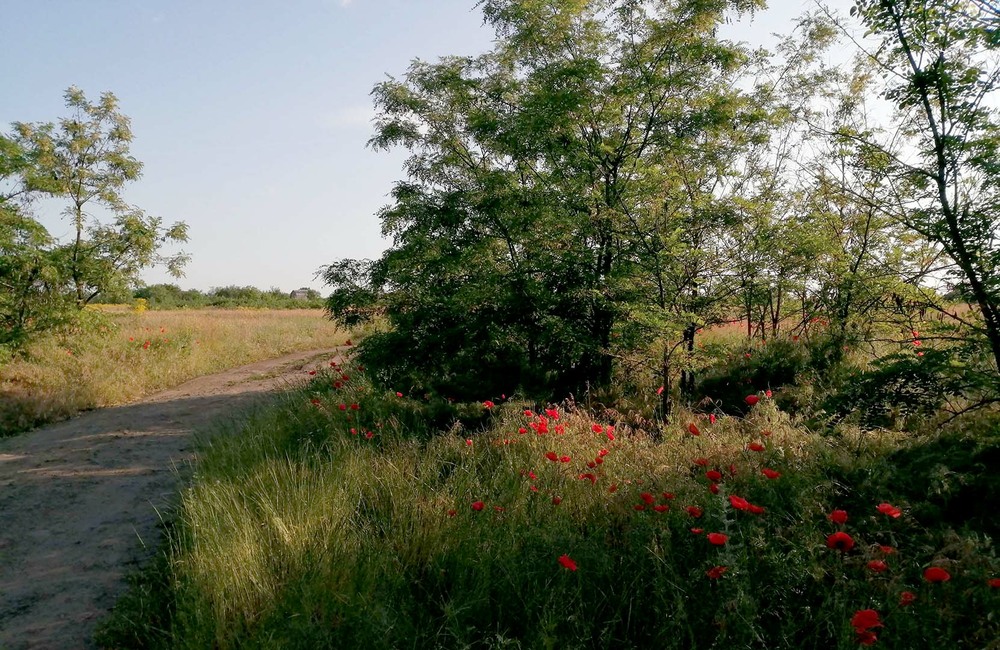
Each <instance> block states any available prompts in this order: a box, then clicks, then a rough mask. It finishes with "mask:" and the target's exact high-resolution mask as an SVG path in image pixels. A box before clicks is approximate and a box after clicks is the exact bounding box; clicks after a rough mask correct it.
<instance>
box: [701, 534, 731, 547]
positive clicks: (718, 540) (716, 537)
mask: <svg viewBox="0 0 1000 650" xmlns="http://www.w3.org/2000/svg"><path fill="white" fill-rule="evenodd" d="M706 537H707V539H708V543H709V544H711V545H712V546H722V545H723V544H725V543H726V541H728V540H729V535H724V534H722V533H709V534H708V535H707V536H706Z"/></svg>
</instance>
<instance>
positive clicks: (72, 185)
mask: <svg viewBox="0 0 1000 650" xmlns="http://www.w3.org/2000/svg"><path fill="white" fill-rule="evenodd" d="M65 99H66V107H67V108H68V109H70V110H71V111H72V115H71V116H70V117H67V118H63V119H61V120H60V121H59V125H58V126H56V125H54V124H52V123H23V122H19V123H15V124H14V130H15V138H16V142H17V144H18V145H19V146H20V147H21V148H22V149H23V150H24V151H26V152H27V153H28V156H29V159H30V161H31V164H30V165H28V166H27V167H25V168H24V169H23V170H22V173H23V174H24V187H25V189H26V190H27V191H29V192H33V193H40V194H43V195H48V196H51V197H55V198H59V199H64V200H66V201H67V202H68V205H67V207H66V211H65V214H66V216H67V217H69V219H70V221H71V223H72V225H73V229H74V237H73V240H72V241H70V242H67V243H60V244H59V245H58V246H56V247H55V248H54V250H53V254H54V261H55V263H56V264H57V265H58V266H59V267H60V268H61V270H62V272H63V273H64V274H65V276H66V281H67V283H68V284H69V286H70V290H71V291H72V292H73V294H74V296H75V300H76V304H77V306H78V307H82V306H84V305H86V304H87V303H89V302H91V301H92V300H93V299H94V298H96V297H97V296H98V295H99V294H100V293H101V292H102V291H120V290H122V289H123V288H125V287H126V286H127V285H129V284H136V283H137V282H138V275H139V272H140V271H141V270H142V269H144V268H146V267H148V266H151V265H153V264H159V263H162V264H165V265H166V266H167V269H168V270H169V271H170V273H171V274H173V275H175V276H180V275H181V269H182V267H183V265H184V263H185V262H186V261H187V257H186V256H185V255H183V254H175V255H172V256H161V255H160V254H159V251H160V248H161V247H162V246H163V245H164V244H167V243H169V242H183V241H186V240H187V226H186V225H185V224H184V223H182V222H177V223H175V224H173V225H171V226H169V227H167V226H164V225H163V222H162V220H161V219H160V218H158V217H151V216H149V215H147V214H146V213H145V212H143V211H142V210H141V209H140V208H137V207H135V206H132V205H128V204H127V203H126V202H125V200H124V198H123V196H122V190H123V189H124V187H125V186H126V184H128V183H130V182H132V181H135V180H137V179H138V178H139V175H140V172H141V170H142V163H140V162H139V161H138V160H136V159H135V158H134V157H133V156H132V155H131V154H130V152H129V145H130V144H131V142H132V130H131V126H130V121H129V118H128V117H126V116H125V115H123V114H122V113H121V112H120V111H119V110H118V100H117V98H116V97H115V96H114V95H113V94H112V93H109V92H108V93H104V94H103V95H101V99H100V101H99V102H97V103H91V102H89V101H87V98H86V97H85V96H84V93H83V91H82V90H80V89H79V88H76V87H71V88H69V89H68V90H67V91H66V93H65ZM91 208H100V209H103V210H105V211H107V212H108V213H109V214H110V216H111V219H110V221H109V222H105V221H102V220H101V219H100V218H99V217H98V216H97V215H96V214H95V213H93V212H91Z"/></svg>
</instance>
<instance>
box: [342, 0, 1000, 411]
mask: <svg viewBox="0 0 1000 650" xmlns="http://www.w3.org/2000/svg"><path fill="white" fill-rule="evenodd" d="M477 6H478V7H479V9H480V10H481V11H482V13H483V17H484V20H485V22H486V23H487V24H488V25H489V26H491V27H492V28H493V29H494V31H495V34H496V38H495V46H494V47H493V49H492V50H490V51H489V52H487V53H485V54H482V55H479V56H474V57H459V56H452V57H444V58H442V59H440V60H438V61H436V62H425V61H419V60H418V61H414V62H413V63H412V65H411V66H410V68H409V69H408V71H407V72H406V74H405V75H404V76H403V77H402V78H398V79H397V78H390V79H388V80H386V81H384V82H381V83H379V84H378V85H376V86H375V88H374V90H373V96H374V101H375V105H376V108H377V111H378V117H377V120H376V131H375V135H374V136H373V137H372V139H371V141H370V146H372V147H374V148H376V149H394V148H401V149H403V150H405V151H407V152H408V153H409V157H408V159H407V161H406V163H405V178H404V179H403V180H400V181H399V182H397V183H396V185H395V187H394V189H393V191H392V195H391V196H392V199H391V203H390V204H389V205H387V206H386V207H385V208H384V209H383V210H382V211H381V212H380V214H379V218H380V219H381V221H382V228H383V232H384V234H385V235H386V236H388V237H390V238H391V240H392V245H391V246H390V248H389V249H388V250H387V251H386V252H385V253H384V254H383V255H382V256H381V257H380V258H378V259H375V260H353V259H345V260H337V261H335V262H333V263H331V264H330V265H328V266H327V267H325V269H324V278H325V280H326V281H327V282H328V283H329V285H330V286H331V287H332V289H333V291H332V294H331V296H330V298H329V299H328V302H327V306H328V310H329V311H330V313H331V314H332V315H333V316H334V317H336V318H339V319H341V320H343V321H344V322H346V323H349V324H352V323H361V322H368V321H374V322H380V323H384V324H386V325H387V326H386V327H383V328H382V329H381V330H380V331H378V332H376V333H375V334H374V335H372V336H370V337H369V338H367V339H366V341H365V342H364V343H363V345H362V346H361V348H360V351H359V353H360V355H361V358H362V359H363V361H364V362H365V363H366V364H367V365H368V366H369V367H370V368H372V369H374V370H375V372H376V374H377V376H379V377H380V378H381V379H382V380H383V381H384V382H386V383H387V384H392V385H394V386H397V387H401V388H402V387H405V388H406V389H408V390H425V391H431V392H437V393H440V394H447V395H453V396H456V397H459V396H464V397H470V398H481V397H482V396H483V395H500V394H503V393H506V394H509V393H511V392H513V391H515V390H518V389H521V390H525V391H528V392H529V393H534V394H538V395H545V396H548V397H550V398H556V399H558V398H560V397H562V396H565V395H567V394H571V393H572V394H577V395H579V394H581V393H584V392H587V391H593V390H595V389H602V388H607V387H609V386H613V385H617V386H621V385H629V382H633V381H639V379H640V378H641V379H642V380H643V381H645V382H646V383H648V381H649V378H650V377H652V378H653V381H654V383H655V384H660V385H662V386H663V387H664V390H662V391H661V395H662V404H661V408H662V411H663V412H664V413H666V412H669V408H670V405H671V399H672V398H673V397H676V395H677V394H678V391H679V392H680V394H681V395H683V394H684V393H685V392H688V393H689V392H690V391H691V390H692V389H693V382H694V377H695V372H696V370H698V368H699V363H700V362H699V356H698V355H697V354H696V353H695V352H696V346H695V338H696V336H697V334H698V332H700V331H702V330H703V329H704V328H706V327H710V326H712V325H715V324H719V323H722V322H727V321H734V320H740V322H741V323H743V325H745V327H746V337H747V344H748V350H749V346H750V344H751V343H752V342H753V341H762V340H769V339H776V338H781V337H788V338H791V337H795V338H797V337H799V336H800V335H804V334H806V333H808V332H809V331H810V328H812V327H813V326H814V325H815V324H816V323H822V324H823V326H824V332H825V333H824V337H825V344H824V346H825V347H824V349H825V350H826V351H827V352H826V354H828V356H829V357H830V358H829V359H828V362H829V364H830V365H832V364H835V363H836V362H837V361H838V357H839V356H841V355H842V354H843V352H842V351H843V350H844V349H845V348H849V347H850V346H852V345H858V344H860V343H869V344H871V343H873V342H876V341H878V340H886V339H892V338H895V339H897V340H898V341H899V342H901V343H909V342H910V341H912V340H913V339H916V338H917V334H915V332H918V331H919V329H920V328H919V323H920V318H921V316H922V315H923V316H926V314H927V313H928V312H930V313H940V314H943V315H946V316H945V318H946V322H947V323H948V327H944V328H941V329H940V331H939V338H940V339H941V348H942V350H943V349H945V348H947V349H948V350H949V352H948V354H949V355H960V356H961V358H962V363H963V364H965V363H969V364H972V365H973V366H974V367H975V368H977V369H978V371H981V373H982V376H983V377H987V378H991V379H989V381H990V382H994V383H995V378H996V375H997V368H998V365H1000V311H998V309H1000V299H998V296H1000V294H998V289H1000V285H998V282H1000V264H998V263H1000V252H998V246H997V240H996V232H997V230H996V226H997V219H998V218H1000V212H998V208H1000V201H998V195H997V182H998V178H1000V176H998V174H997V173H996V172H997V169H996V165H997V156H996V153H997V151H996V148H997V143H998V142H1000V140H998V134H1000V131H998V128H997V117H996V114H995V110H994V108H993V104H992V103H991V102H992V101H993V100H994V95H993V92H994V90H995V89H996V83H997V75H998V74H1000V67H998V65H997V60H996V47H997V44H998V39H1000V36H998V33H997V25H998V15H997V10H996V9H995V8H994V7H993V6H992V5H991V4H989V3H987V2H963V3H954V2H945V1H943V0H935V1H932V2H926V1H919V2H918V1H916V0H860V1H858V2H856V3H855V5H854V6H853V7H852V9H851V12H850V16H849V17H837V16H835V15H833V14H832V12H830V11H829V10H825V9H821V10H818V11H816V12H813V13H811V14H807V15H805V16H803V17H802V18H801V19H800V21H799V23H798V26H797V29H796V30H795V32H794V33H793V34H792V35H790V36H788V37H787V38H785V39H784V40H783V41H782V42H781V43H780V44H779V45H778V46H777V47H776V48H775V51H774V52H766V51H762V50H752V49H750V48H748V47H746V46H745V45H742V44H740V43H737V42H733V41H730V40H726V39H723V38H721V37H720V35H719V28H720V26H721V25H722V24H723V23H725V22H726V21H728V20H731V19H740V18H744V19H745V18H747V17H748V16H750V15H752V14H753V12H754V11H757V10H759V9H761V8H763V6H764V3H763V2H762V1H760V0H669V1H658V2H637V1H635V0H582V1H581V0H548V1H546V2H535V1H527V0H482V1H481V2H479V3H478V5H477ZM857 29H860V30H862V31H864V32H865V35H864V36H863V37H857V36H853V34H854V33H855V31H857ZM831 48H838V49H840V50H843V49H844V48H851V49H852V51H853V52H854V53H855V56H854V58H853V60H852V61H851V62H850V63H849V64H844V65H839V66H832V65H830V64H828V63H827V62H826V59H827V58H828V57H827V56H826V53H827V52H829V51H830V49H831ZM965 304H968V305H971V307H972V309H971V310H968V311H966V310H964V308H956V305H965ZM949 328H950V329H949ZM918 342H919V341H918ZM872 349H874V347H873V348H872ZM942 363H943V362H942Z"/></svg>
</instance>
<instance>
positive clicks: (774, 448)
mask: <svg viewBox="0 0 1000 650" xmlns="http://www.w3.org/2000/svg"><path fill="white" fill-rule="evenodd" d="M746 396H747V397H751V399H749V400H745V404H744V412H743V413H742V414H741V415H740V416H734V415H726V414H723V413H721V412H720V413H714V412H713V413H701V414H694V413H691V412H687V411H684V412H681V413H679V414H676V416H675V419H674V421H673V424H671V426H670V427H669V428H668V429H667V431H666V433H665V434H664V436H663V437H662V439H661V440H658V441H654V440H652V439H650V437H649V436H647V435H645V434H641V433H639V432H637V431H635V430H633V429H630V428H629V427H628V426H627V425H626V424H623V423H622V422H619V421H614V420H611V419H607V418H595V417H594V416H593V415H590V414H588V413H585V412H583V411H582V410H581V411H575V412H569V411H567V410H565V409H562V408H551V407H549V408H546V407H545V406H544V405H537V404H531V403H526V402H523V401H519V400H517V399H516V398H515V399H501V398H500V397H493V398H491V399H490V400H484V401H483V402H482V403H474V404H461V405H455V404H448V403H447V402H445V401H443V400H442V401H427V400H425V399H424V398H422V397H420V396H416V397H415V398H414V397H411V396H408V395H401V394H398V393H394V392H383V391H380V390H377V389H375V388H374V387H373V386H372V384H371V383H369V381H368V380H367V379H366V378H365V376H364V373H363V372H362V371H361V369H359V368H357V367H355V366H350V367H342V368H331V369H329V370H328V371H327V372H326V373H320V375H318V376H317V377H316V378H315V379H314V381H313V382H312V383H311V385H310V386H309V387H308V388H306V389H303V390H301V391H298V392H294V393H291V394H289V395H288V396H287V397H286V398H285V399H284V401H283V402H282V403H281V404H279V405H277V406H275V407H273V408H272V409H271V410H269V411H266V412H263V413H260V414H258V415H257V417H256V418H255V419H253V420H251V421H250V422H248V423H247V424H245V425H244V426H242V427H241V428H240V429H239V430H236V431H226V432H221V433H220V434H218V435H215V436H206V437H205V438H204V439H203V440H202V444H201V451H200V454H199V455H200V462H199V469H198V472H197V476H196V479H195V480H194V482H193V483H192V484H191V485H190V486H189V487H188V488H187V489H185V490H184V491H183V493H182V495H181V497H180V501H179V505H178V508H177V510H176V512H175V513H174V517H173V518H172V520H171V522H170V525H169V543H168V544H167V548H166V549H164V550H163V552H162V553H161V555H160V556H159V557H158V559H157V560H156V561H155V562H154V563H153V564H152V565H151V566H150V567H148V568H147V569H146V570H145V572H143V573H141V574H139V575H137V576H135V577H134V580H133V588H132V590H131V592H130V593H129V595H128V596H126V597H125V598H124V599H122V600H121V601H120V603H119V605H118V607H117V609H116V612H115V614H114V616H113V617H112V618H111V619H109V620H108V621H106V622H105V624H104V626H103V630H102V631H101V633H100V635H99V639H100V641H101V642H102V643H103V644H105V646H106V647H160V648H204V647H217V648H236V647H240V648H265V647H268V648H270V647H287V648H322V647H330V648H336V647H343V648H353V647H370V648H401V647H411V648H435V647H442V648H501V647H504V648H653V647H655V648H678V649H680V648H796V649H798V648H817V649H818V648H823V649H829V648H855V647H858V646H859V645H861V646H869V645H876V646H877V647H882V648H899V649H907V650H912V649H913V648H922V647H926V648H945V647H949V648H996V647H998V646H997V639H1000V620H998V619H997V617H996V612H997V611H1000V609H998V608H1000V562H998V560H997V557H996V553H995V548H994V547H993V545H992V538H993V536H994V535H995V534H996V533H997V532H998V531H997V525H996V520H995V518H994V516H993V513H992V511H991V509H992V507H993V506H991V505H989V504H991V503H992V504H995V503H996V502H997V497H998V496H1000V485H998V481H997V479H996V477H995V476H994V477H992V478H991V477H990V476H989V475H987V474H984V473H982V472H981V471H980V470H979V469H978V468H980V467H981V466H982V465H983V463H989V462H990V460H989V459H990V458H992V457H995V455H996V450H997V448H998V446H1000V440H998V438H997V431H998V427H997V421H996V418H995V417H991V416H989V415H981V416H977V417H976V418H975V419H974V420H970V421H954V422H953V423H952V424H951V425H949V426H945V427H942V428H941V429H940V430H938V431H937V432H935V433H933V434H929V433H928V434H923V435H912V434H903V433H899V432H892V431H888V430H882V431H869V432H861V431H860V430H858V429H857V428H855V427H851V426H844V427H840V428H838V429H836V430H826V431H822V432H814V431H811V430H809V429H807V428H805V427H804V426H802V425H801V423H799V422H796V421H795V419H794V418H793V417H790V416H789V414H788V413H786V412H784V411H782V410H781V409H780V408H779V407H778V401H777V400H776V399H772V398H770V397H768V395H767V394H766V393H765V392H764V391H763V390H756V391H755V390H753V389H752V388H750V389H748V390H747V391H746ZM753 398H756V399H753ZM494 402H495V403H494ZM750 402H754V403H753V404H750Z"/></svg>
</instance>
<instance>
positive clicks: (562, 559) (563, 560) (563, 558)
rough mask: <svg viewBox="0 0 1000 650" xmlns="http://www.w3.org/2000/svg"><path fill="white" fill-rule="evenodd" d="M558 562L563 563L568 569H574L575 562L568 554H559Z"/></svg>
mask: <svg viewBox="0 0 1000 650" xmlns="http://www.w3.org/2000/svg"><path fill="white" fill-rule="evenodd" d="M559 564H561V565H563V566H564V567H566V568H567V569H569V570H570V571H576V562H574V561H573V560H572V558H570V556H568V555H560V556H559Z"/></svg>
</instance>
